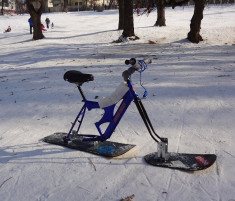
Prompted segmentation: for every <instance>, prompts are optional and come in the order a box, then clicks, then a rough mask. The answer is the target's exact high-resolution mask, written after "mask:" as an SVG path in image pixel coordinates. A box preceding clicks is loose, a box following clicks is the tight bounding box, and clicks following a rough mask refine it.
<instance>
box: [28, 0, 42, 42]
mask: <svg viewBox="0 0 235 201" xmlns="http://www.w3.org/2000/svg"><path fill="white" fill-rule="evenodd" d="M35 2H37V3H40V7H39V9H38V10H37V9H35V8H34V5H35ZM26 5H27V8H28V11H29V14H30V16H31V18H32V20H33V39H34V40H39V39H43V38H44V35H43V34H42V29H41V15H42V13H43V11H44V10H45V3H44V0H26Z"/></svg>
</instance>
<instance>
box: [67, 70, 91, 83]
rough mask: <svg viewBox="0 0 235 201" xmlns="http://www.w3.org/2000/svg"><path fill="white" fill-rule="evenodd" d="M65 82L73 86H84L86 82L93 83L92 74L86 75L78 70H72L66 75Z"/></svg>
mask: <svg viewBox="0 0 235 201" xmlns="http://www.w3.org/2000/svg"><path fill="white" fill-rule="evenodd" d="M64 80H65V81H68V82H70V83H73V84H77V85H82V84H83V83H84V82H88V81H93V80H94V76H93V75H92V74H84V73H82V72H80V71H77V70H70V71H67V72H66V73H65V74H64Z"/></svg>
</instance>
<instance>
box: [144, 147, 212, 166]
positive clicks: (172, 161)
mask: <svg viewBox="0 0 235 201" xmlns="http://www.w3.org/2000/svg"><path fill="white" fill-rule="evenodd" d="M169 154H170V157H169V159H168V160H166V161H163V160H160V159H159V158H158V157H157V152H155V153H151V154H148V155H146V156H145V157H144V159H145V161H146V162H147V163H149V164H151V165H154V166H159V167H165V168H173V169H180V170H188V171H197V170H204V169H206V168H208V167H210V166H211V165H213V163H214V162H215V161H216V155H215V154H186V153H172V152H171V153H169Z"/></svg>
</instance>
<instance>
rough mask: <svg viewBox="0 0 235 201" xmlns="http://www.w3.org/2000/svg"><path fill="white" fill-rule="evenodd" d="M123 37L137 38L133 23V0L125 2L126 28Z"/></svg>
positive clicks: (125, 0)
mask: <svg viewBox="0 0 235 201" xmlns="http://www.w3.org/2000/svg"><path fill="white" fill-rule="evenodd" d="M123 28H124V29H123V32H122V35H123V37H125V38H126V37H131V36H135V33H134V21H133V0H124V26H123Z"/></svg>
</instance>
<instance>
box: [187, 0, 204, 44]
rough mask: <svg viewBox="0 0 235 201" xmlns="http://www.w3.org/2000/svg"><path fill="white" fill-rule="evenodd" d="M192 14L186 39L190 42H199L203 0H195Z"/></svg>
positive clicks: (200, 39)
mask: <svg viewBox="0 0 235 201" xmlns="http://www.w3.org/2000/svg"><path fill="white" fill-rule="evenodd" d="M194 2H195V8H194V14H193V17H192V19H191V24H190V32H189V33H188V40H189V41H191V42H192V43H199V42H200V41H203V39H202V37H201V35H200V29H201V21H202V19H203V10H204V7H205V1H204V0H195V1H194Z"/></svg>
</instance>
